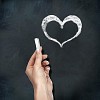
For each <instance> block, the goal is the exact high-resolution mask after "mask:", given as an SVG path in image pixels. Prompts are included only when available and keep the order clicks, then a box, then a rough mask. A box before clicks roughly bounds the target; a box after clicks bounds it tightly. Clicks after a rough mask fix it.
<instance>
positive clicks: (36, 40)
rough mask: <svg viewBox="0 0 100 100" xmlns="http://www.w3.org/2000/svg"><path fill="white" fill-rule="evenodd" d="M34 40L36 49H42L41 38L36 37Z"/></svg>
mask: <svg viewBox="0 0 100 100" xmlns="http://www.w3.org/2000/svg"><path fill="white" fill-rule="evenodd" d="M34 41H35V46H36V50H39V49H40V41H39V38H35V39H34Z"/></svg>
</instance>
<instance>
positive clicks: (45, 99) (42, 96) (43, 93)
mask: <svg viewBox="0 0 100 100" xmlns="http://www.w3.org/2000/svg"><path fill="white" fill-rule="evenodd" d="M34 98H35V100H50V97H49V93H48V89H47V86H46V85H44V84H38V85H37V86H36V87H34ZM37 98H38V99H37Z"/></svg>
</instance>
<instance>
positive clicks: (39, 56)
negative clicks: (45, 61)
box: [34, 47, 42, 67]
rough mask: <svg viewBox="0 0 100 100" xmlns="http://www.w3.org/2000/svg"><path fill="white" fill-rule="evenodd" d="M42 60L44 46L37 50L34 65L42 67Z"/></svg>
mask: <svg viewBox="0 0 100 100" xmlns="http://www.w3.org/2000/svg"><path fill="white" fill-rule="evenodd" d="M41 62H42V47H41V48H40V49H39V50H37V51H36V59H35V63H34V66H37V67H40V66H41Z"/></svg>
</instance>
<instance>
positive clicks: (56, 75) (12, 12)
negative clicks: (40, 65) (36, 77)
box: [0, 0, 100, 100]
mask: <svg viewBox="0 0 100 100" xmlns="http://www.w3.org/2000/svg"><path fill="white" fill-rule="evenodd" d="M99 4H100V1H99V0H0V100H22V99H23V100H33V94H34V93H33V88H32V86H31V83H30V82H29V80H28V78H27V76H26V75H25V69H26V65H27V63H28V60H29V58H30V57H31V55H32V53H33V52H34V51H35V44H34V38H35V37H38V38H39V39H40V42H41V45H42V47H43V50H44V53H47V54H48V56H49V59H50V64H51V70H52V73H51V78H52V80H53V83H54V97H55V100H99V99H100V61H99V60H100V43H99V42H100V31H99V26H100V22H99V18H100V6H99ZM48 15H55V16H57V17H58V18H59V19H60V20H63V19H64V18H65V17H67V16H69V15H76V16H78V17H79V18H80V19H81V21H82V25H83V26H82V32H81V34H80V35H79V36H78V37H77V38H75V39H73V40H72V41H70V42H68V43H66V44H64V46H63V48H61V47H60V46H59V45H58V44H57V43H55V42H53V41H50V40H48V39H47V38H46V37H45V35H44V33H43V31H42V28H41V23H42V20H43V18H44V17H46V16H48ZM47 32H48V34H49V35H50V36H51V37H54V38H56V39H58V40H59V41H60V42H63V41H65V40H67V39H68V38H70V37H72V36H73V35H75V33H76V32H77V26H76V24H73V22H67V23H66V24H65V25H64V29H63V30H61V28H60V25H59V24H58V23H56V22H50V23H49V24H48V26H47Z"/></svg>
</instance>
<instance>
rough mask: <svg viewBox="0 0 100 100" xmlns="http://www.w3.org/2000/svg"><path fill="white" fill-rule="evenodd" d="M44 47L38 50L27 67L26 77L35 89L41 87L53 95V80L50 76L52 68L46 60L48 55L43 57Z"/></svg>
mask: <svg viewBox="0 0 100 100" xmlns="http://www.w3.org/2000/svg"><path fill="white" fill-rule="evenodd" d="M41 51H42V47H41V48H40V50H36V51H35V52H34V54H33V55H32V56H31V58H30V60H29V62H28V64H27V67H26V71H25V73H26V75H27V76H28V78H29V80H30V81H31V83H32V85H33V87H34V89H35V88H37V87H39V88H41V86H43V87H45V88H46V89H47V92H48V94H50V95H51V96H53V95H52V90H53V85H52V80H51V79H50V76H49V71H50V67H49V66H48V65H49V61H47V60H45V59H46V58H47V55H46V54H45V55H42V52H41Z"/></svg>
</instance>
